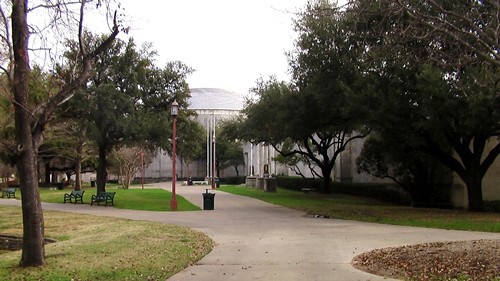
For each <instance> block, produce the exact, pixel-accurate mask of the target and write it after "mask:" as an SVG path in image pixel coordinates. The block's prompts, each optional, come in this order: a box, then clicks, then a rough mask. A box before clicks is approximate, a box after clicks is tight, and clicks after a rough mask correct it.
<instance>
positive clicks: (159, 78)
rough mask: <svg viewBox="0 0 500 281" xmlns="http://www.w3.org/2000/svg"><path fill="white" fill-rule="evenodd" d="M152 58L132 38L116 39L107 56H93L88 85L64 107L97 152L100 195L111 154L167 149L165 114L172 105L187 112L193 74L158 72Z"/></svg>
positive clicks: (172, 68)
mask: <svg viewBox="0 0 500 281" xmlns="http://www.w3.org/2000/svg"><path fill="white" fill-rule="evenodd" d="M99 40H100V39H99V38H96V37H94V39H93V41H94V42H99ZM74 51H76V50H74ZM73 54H75V52H72V53H68V56H69V57H72V56H73ZM154 56H155V52H154V51H151V50H150V46H148V45H144V46H143V47H142V49H137V47H136V45H135V43H134V41H133V39H130V40H129V41H128V42H124V41H121V40H116V41H115V42H114V43H113V45H112V46H111V48H110V49H109V50H108V52H106V53H103V54H102V55H100V56H98V57H97V59H96V61H95V65H96V70H95V73H94V75H93V76H92V77H91V80H90V83H87V85H86V87H85V88H84V89H82V90H80V91H78V93H76V94H75V96H74V97H73V99H71V100H70V101H68V102H67V103H66V105H65V111H66V112H70V114H71V115H73V116H74V117H76V118H78V119H80V120H86V123H85V124H84V128H85V130H86V132H87V136H88V137H89V138H90V139H91V140H93V142H94V143H95V144H96V146H97V148H98V157H99V165H98V168H97V188H98V190H105V185H106V178H107V172H106V166H107V162H106V158H107V156H108V155H109V154H110V153H111V152H112V151H113V149H119V148H120V147H121V146H125V145H128V146H140V147H143V149H150V150H155V149H156V148H158V147H162V148H164V149H165V150H167V151H168V150H169V146H168V141H167V137H166V136H169V135H171V133H170V132H171V131H170V126H169V124H170V123H171V122H170V120H171V116H170V113H169V112H170V111H169V109H170V106H171V103H172V102H173V101H174V100H177V101H178V102H179V104H181V106H184V107H186V105H187V104H186V103H187V97H188V95H189V89H188V86H187V83H186V81H185V78H186V76H187V75H188V74H189V73H190V72H191V69H190V68H188V67H187V66H185V65H184V64H182V63H180V62H170V63H168V64H167V65H166V66H165V68H163V69H161V68H158V67H156V66H154V65H153V61H152V59H153V58H154ZM183 116H186V117H185V118H187V116H188V114H185V115H183ZM179 117H181V116H179ZM160 124H164V126H161V125H160Z"/></svg>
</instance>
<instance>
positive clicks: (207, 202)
mask: <svg viewBox="0 0 500 281" xmlns="http://www.w3.org/2000/svg"><path fill="white" fill-rule="evenodd" d="M209 190H210V189H205V193H202V194H203V210H213V209H214V199H215V193H212V192H209Z"/></svg>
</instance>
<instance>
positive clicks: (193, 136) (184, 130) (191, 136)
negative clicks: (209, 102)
mask: <svg viewBox="0 0 500 281" xmlns="http://www.w3.org/2000/svg"><path fill="white" fill-rule="evenodd" d="M190 114H191V113H190V112H187V111H186V109H183V110H181V111H180V112H179V115H180V117H181V118H180V119H179V122H178V125H177V135H178V137H177V155H178V156H179V158H180V160H181V161H182V162H184V163H185V164H186V168H187V176H188V177H190V176H191V163H192V162H193V161H194V160H198V159H203V158H204V157H205V155H206V151H205V149H204V148H205V138H206V136H205V129H204V128H203V126H201V124H200V123H198V122H197V121H196V120H194V119H193V118H183V116H184V115H190ZM181 176H182V175H181Z"/></svg>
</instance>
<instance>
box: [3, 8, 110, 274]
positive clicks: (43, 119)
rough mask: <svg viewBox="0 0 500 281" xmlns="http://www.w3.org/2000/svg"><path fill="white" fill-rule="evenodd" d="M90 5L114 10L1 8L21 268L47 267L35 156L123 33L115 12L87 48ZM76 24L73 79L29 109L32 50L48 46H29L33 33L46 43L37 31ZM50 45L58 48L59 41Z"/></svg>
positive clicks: (4, 69)
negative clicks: (41, 19)
mask: <svg viewBox="0 0 500 281" xmlns="http://www.w3.org/2000/svg"><path fill="white" fill-rule="evenodd" d="M91 3H92V4H93V5H94V6H93V7H94V8H105V9H106V10H108V8H110V6H109V5H108V4H109V3H108V1H105V0H98V1H90V0H88V1H86V0H80V1H72V2H70V1H64V0H47V1H33V2H32V3H28V0H12V1H11V2H10V1H5V2H3V3H2V5H1V7H0V8H1V10H0V17H1V18H0V21H1V23H2V24H3V26H2V27H1V28H0V29H1V32H2V34H1V35H0V36H1V38H0V39H1V44H0V45H1V46H2V51H3V54H2V61H5V64H4V65H2V67H1V69H2V70H3V71H4V72H5V73H6V74H7V77H8V79H9V82H10V85H11V88H12V94H13V103H14V109H15V127H16V145H17V147H16V150H17V151H16V158H17V159H16V160H17V170H18V176H19V183H20V187H21V194H22V210H23V249H22V257H21V261H20V263H19V264H20V266H43V265H44V264H45V247H44V220H43V211H42V207H41V202H40V194H39V192H38V175H37V153H38V148H39V147H40V145H41V144H42V142H43V132H44V130H45V129H46V126H47V123H48V122H49V120H50V119H51V117H52V116H53V113H54V111H55V110H56V108H57V107H58V106H60V105H61V104H62V103H64V102H65V101H67V100H68V99H70V98H71V97H72V96H73V94H74V91H75V90H76V89H78V88H79V87H81V86H82V85H83V84H84V83H86V81H87V80H88V78H89V76H90V74H91V71H92V62H93V59H94V58H95V57H96V56H97V55H98V54H99V53H101V52H103V51H104V50H106V48H108V46H109V45H110V44H111V42H112V41H113V40H114V39H115V38H116V36H117V35H118V33H119V27H118V22H117V18H116V14H117V13H116V12H114V14H113V15H112V27H111V30H110V34H109V36H108V37H107V39H106V40H104V41H103V42H102V44H100V45H99V46H96V47H95V49H92V50H87V49H85V47H84V46H85V44H84V37H83V34H84V32H85V27H84V18H85V17H84V16H85V14H86V12H87V11H88V4H91ZM29 4H31V5H29ZM9 7H10V8H11V9H12V12H11V17H10V19H11V25H10V26H11V27H9V17H8V16H6V9H7V8H9ZM90 7H92V6H90ZM42 11H44V12H45V13H42ZM108 11H109V10H108ZM30 13H37V14H38V15H39V16H43V15H45V16H51V18H50V19H49V24H48V25H45V26H38V27H36V26H37V25H36V21H35V20H34V21H33V23H31V22H30V23H29V22H28V14H30ZM30 19H31V17H30ZM72 26H74V28H73V29H69V31H71V30H74V31H76V33H75V34H77V35H76V37H77V38H78V42H79V45H80V49H79V56H78V59H79V64H78V66H77V67H76V68H75V69H73V71H74V75H73V76H72V77H74V79H72V80H71V81H69V82H68V83H64V84H63V85H61V86H60V89H59V90H58V91H57V92H56V93H53V94H52V95H51V96H50V97H49V99H48V101H47V102H44V103H43V104H40V105H38V106H36V107H34V108H31V107H30V105H29V103H28V89H29V88H28V83H29V75H30V50H31V51H33V50H34V49H36V48H39V50H42V49H44V48H45V47H44V45H43V44H42V45H40V46H34V48H33V46H31V45H30V44H31V43H32V41H31V40H30V35H31V34H38V35H40V36H39V37H38V38H41V39H42V42H43V39H44V38H43V37H42V36H41V34H42V33H37V31H44V32H45V31H46V30H45V29H46V28H47V29H48V28H51V29H52V30H56V31H60V30H63V29H65V30H68V29H66V28H68V27H72ZM45 39H47V38H45ZM51 43H52V44H54V45H55V46H58V44H57V43H58V41H54V42H51ZM33 44H34V43H33ZM54 51H56V50H54Z"/></svg>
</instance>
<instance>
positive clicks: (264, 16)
mask: <svg viewBox="0 0 500 281" xmlns="http://www.w3.org/2000/svg"><path fill="white" fill-rule="evenodd" d="M122 3H123V7H124V8H125V13H126V15H127V18H126V21H127V23H126V24H128V25H130V27H131V31H130V32H129V35H130V36H132V37H134V38H135V39H136V41H137V42H138V43H139V44H140V43H142V42H144V41H147V42H152V43H153V46H154V48H155V49H156V50H157V51H158V53H159V57H158V59H157V65H158V66H160V67H163V66H164V65H165V62H167V61H173V60H179V61H182V62H183V63H185V64H186V65H188V66H190V67H192V68H194V69H195V70H196V71H195V72H194V73H193V74H192V75H191V76H190V77H189V78H188V82H189V84H190V87H191V88H202V87H207V88H208V87H210V88H222V89H226V90H231V91H237V92H240V93H242V94H246V93H247V92H248V89H249V88H251V87H253V86H254V85H255V81H256V80H257V79H258V78H259V77H264V78H267V77H269V76H270V75H275V76H276V77H277V78H278V79H279V80H289V75H288V64H287V59H286V55H285V52H287V51H290V50H292V49H293V42H294V39H295V37H296V35H295V34H294V31H293V25H292V18H294V17H295V13H296V12H297V11H298V10H299V9H302V8H303V7H304V6H305V4H306V3H307V0H239V1H236V0H210V1H208V0H161V1H160V0H156V1H146V0H142V1H138V0H122Z"/></svg>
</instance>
